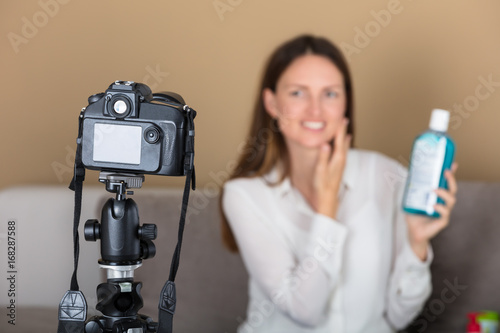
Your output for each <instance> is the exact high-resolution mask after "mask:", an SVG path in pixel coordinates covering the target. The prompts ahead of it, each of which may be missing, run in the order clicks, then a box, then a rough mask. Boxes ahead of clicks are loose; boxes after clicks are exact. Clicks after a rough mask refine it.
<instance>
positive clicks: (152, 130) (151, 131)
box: [144, 126, 160, 144]
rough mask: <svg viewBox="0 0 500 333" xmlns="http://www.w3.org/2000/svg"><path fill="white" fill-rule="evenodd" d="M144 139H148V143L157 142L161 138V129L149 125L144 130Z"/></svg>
mask: <svg viewBox="0 0 500 333" xmlns="http://www.w3.org/2000/svg"><path fill="white" fill-rule="evenodd" d="M144 140H146V142H147V143H151V144H153V143H157V142H158V140H160V131H159V130H158V128H156V127H153V126H152V127H148V128H146V130H145V131H144Z"/></svg>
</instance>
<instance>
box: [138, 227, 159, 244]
mask: <svg viewBox="0 0 500 333" xmlns="http://www.w3.org/2000/svg"><path fill="white" fill-rule="evenodd" d="M156 235H157V228H156V224H146V223H145V224H143V225H142V227H140V228H139V238H140V239H142V240H153V239H156Z"/></svg>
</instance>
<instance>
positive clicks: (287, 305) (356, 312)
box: [222, 149, 432, 333]
mask: <svg viewBox="0 0 500 333" xmlns="http://www.w3.org/2000/svg"><path fill="white" fill-rule="evenodd" d="M277 176H278V175H277V172H275V171H273V172H271V173H270V174H268V175H267V176H265V177H254V178H237V179H234V180H231V181H229V182H227V183H226V184H225V186H224V193H223V199H222V200H223V201H222V204H223V209H224V212H225V214H226V217H227V219H228V222H229V223H230V226H231V229H232V231H233V233H234V235H235V237H236V240H237V243H238V246H239V249H240V253H241V255H242V257H243V261H244V263H245V266H246V268H247V270H248V273H249V276H250V278H249V304H248V309H247V318H246V321H245V322H243V323H241V325H240V326H239V329H238V332H240V333H249V332H253V333H255V332H273V333H274V332H283V333H285V332H286V333H290V332H341V333H351V332H359V333H366V332H370V333H379V332H380V333H386V332H395V330H397V329H401V328H403V327H405V326H406V325H407V324H408V323H409V322H410V321H411V320H412V319H413V318H414V317H415V316H416V315H417V314H418V313H419V311H420V310H421V309H422V306H423V304H424V302H425V300H426V299H427V298H428V297H429V295H430V292H431V275H430V270H429V265H430V262H431V260H432V251H431V249H429V252H428V257H427V260H426V261H425V262H422V261H420V260H419V259H418V258H417V256H416V255H415V254H414V253H413V251H412V250H411V248H410V246H409V240H408V231H407V226H406V221H405V219H404V214H403V211H402V209H401V202H402V195H403V191H404V186H405V181H406V176H407V171H406V169H405V168H403V167H402V166H401V165H400V164H399V163H397V162H396V161H394V160H392V159H389V158H388V157H385V156H383V155H381V154H379V153H375V152H368V151H362V150H357V149H351V150H350V151H349V153H348V156H347V162H346V166H345V171H344V175H343V180H342V186H341V189H340V191H339V200H340V201H339V209H338V213H337V219H335V220H334V219H331V218H329V217H327V216H325V215H321V214H318V213H316V212H314V211H313V210H312V208H311V207H310V206H309V204H308V203H307V201H306V200H305V199H304V198H303V197H302V195H301V194H300V192H299V191H298V190H297V189H295V188H293V187H292V186H291V183H290V180H289V179H285V181H283V182H281V183H280V184H278V185H275V186H271V185H269V181H271V182H274V181H275V180H276V179H277Z"/></svg>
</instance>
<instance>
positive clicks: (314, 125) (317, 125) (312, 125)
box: [302, 121, 326, 130]
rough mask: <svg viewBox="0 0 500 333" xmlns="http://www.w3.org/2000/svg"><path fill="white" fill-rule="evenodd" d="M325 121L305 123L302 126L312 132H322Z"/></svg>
mask: <svg viewBox="0 0 500 333" xmlns="http://www.w3.org/2000/svg"><path fill="white" fill-rule="evenodd" d="M325 125H326V123H325V122H324V121H303V122H302V126H304V127H305V128H308V129H311V130H320V129H323V128H324V127H325Z"/></svg>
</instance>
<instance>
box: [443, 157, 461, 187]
mask: <svg viewBox="0 0 500 333" xmlns="http://www.w3.org/2000/svg"><path fill="white" fill-rule="evenodd" d="M457 168H458V164H457V163H453V165H452V166H451V171H450V170H446V171H445V173H444V177H445V178H446V181H447V182H448V188H449V190H450V192H451V193H452V194H453V195H455V194H456V193H457V190H458V186H457V179H456V178H455V172H456V171H457Z"/></svg>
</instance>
